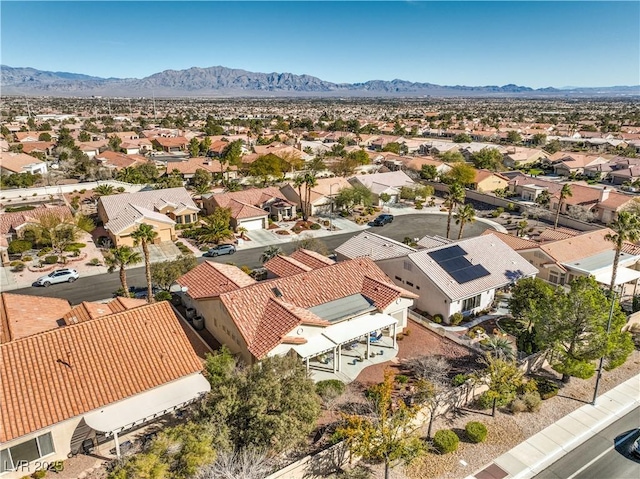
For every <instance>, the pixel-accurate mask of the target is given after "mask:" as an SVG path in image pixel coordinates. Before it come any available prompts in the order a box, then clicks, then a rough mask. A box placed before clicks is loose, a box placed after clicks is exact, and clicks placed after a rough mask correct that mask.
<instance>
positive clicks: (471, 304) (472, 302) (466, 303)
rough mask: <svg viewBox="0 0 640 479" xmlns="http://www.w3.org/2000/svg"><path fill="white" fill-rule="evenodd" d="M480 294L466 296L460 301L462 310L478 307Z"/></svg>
mask: <svg viewBox="0 0 640 479" xmlns="http://www.w3.org/2000/svg"><path fill="white" fill-rule="evenodd" d="M481 296H482V295H481V294H479V295H477V296H474V297H472V298H467V299H465V300H463V301H462V311H471V310H472V309H475V308H478V307H480V297H481Z"/></svg>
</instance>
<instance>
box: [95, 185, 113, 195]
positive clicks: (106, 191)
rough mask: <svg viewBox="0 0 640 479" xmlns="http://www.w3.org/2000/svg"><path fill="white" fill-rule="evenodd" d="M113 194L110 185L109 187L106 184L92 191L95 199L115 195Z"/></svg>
mask: <svg viewBox="0 0 640 479" xmlns="http://www.w3.org/2000/svg"><path fill="white" fill-rule="evenodd" d="M115 192H116V189H115V188H114V187H113V186H112V185H109V184H107V183H103V184H101V185H98V186H96V187H95V188H94V189H93V194H94V196H97V197H100V196H109V195H113V194H115Z"/></svg>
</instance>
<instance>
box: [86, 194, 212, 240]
mask: <svg viewBox="0 0 640 479" xmlns="http://www.w3.org/2000/svg"><path fill="white" fill-rule="evenodd" d="M199 211H200V208H198V206H197V205H196V204H195V203H194V202H193V200H192V199H191V195H189V192H188V191H187V190H186V189H185V188H184V187H179V188H167V189H164V190H151V191H139V192H137V193H123V194H119V195H111V196H101V197H100V199H99V200H98V216H99V217H100V220H102V222H103V223H104V227H105V229H106V230H107V231H108V233H109V237H110V238H111V240H112V241H113V243H114V244H115V245H116V246H121V245H127V246H132V245H133V239H132V238H131V233H132V232H133V231H134V230H135V229H136V228H137V227H138V225H140V224H142V223H146V224H148V225H151V226H152V227H153V229H154V230H155V231H156V232H157V233H158V236H157V238H156V240H157V242H159V243H160V242H163V241H175V239H176V232H175V225H176V223H177V224H187V223H194V222H196V221H198V213H199Z"/></svg>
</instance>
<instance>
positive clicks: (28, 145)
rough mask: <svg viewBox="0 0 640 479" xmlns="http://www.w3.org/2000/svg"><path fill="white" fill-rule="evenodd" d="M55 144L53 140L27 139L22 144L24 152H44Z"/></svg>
mask: <svg viewBox="0 0 640 479" xmlns="http://www.w3.org/2000/svg"><path fill="white" fill-rule="evenodd" d="M55 145H56V144H55V143H54V142H53V141H27V142H25V143H23V144H22V152H23V153H27V154H29V153H31V152H34V151H40V152H43V151H45V150H47V149H49V148H51V147H53V146H55Z"/></svg>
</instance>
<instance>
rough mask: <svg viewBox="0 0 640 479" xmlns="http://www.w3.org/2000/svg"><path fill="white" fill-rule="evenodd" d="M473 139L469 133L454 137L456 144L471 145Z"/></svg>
mask: <svg viewBox="0 0 640 479" xmlns="http://www.w3.org/2000/svg"><path fill="white" fill-rule="evenodd" d="M472 141H473V138H471V136H470V135H469V134H468V133H458V134H457V135H456V136H454V137H453V142H454V143H471V142H472Z"/></svg>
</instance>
